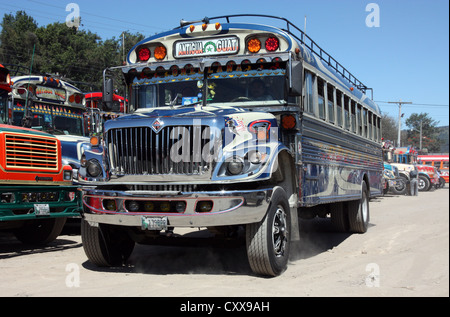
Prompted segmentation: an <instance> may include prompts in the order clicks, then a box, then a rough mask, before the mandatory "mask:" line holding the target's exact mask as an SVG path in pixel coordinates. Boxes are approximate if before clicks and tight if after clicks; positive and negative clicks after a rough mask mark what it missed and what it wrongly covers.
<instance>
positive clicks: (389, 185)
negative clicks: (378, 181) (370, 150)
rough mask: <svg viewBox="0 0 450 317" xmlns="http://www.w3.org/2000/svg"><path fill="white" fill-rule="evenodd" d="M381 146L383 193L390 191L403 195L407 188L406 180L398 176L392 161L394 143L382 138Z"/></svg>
mask: <svg viewBox="0 0 450 317" xmlns="http://www.w3.org/2000/svg"><path fill="white" fill-rule="evenodd" d="M382 146H383V163H384V173H383V176H384V179H385V182H386V188H385V190H384V193H385V194H386V193H387V192H388V191H391V192H392V193H394V194H397V195H403V194H405V193H406V190H407V180H406V179H405V177H400V173H399V171H398V167H397V166H395V164H392V163H393V153H394V150H395V147H394V144H393V143H392V141H389V140H382Z"/></svg>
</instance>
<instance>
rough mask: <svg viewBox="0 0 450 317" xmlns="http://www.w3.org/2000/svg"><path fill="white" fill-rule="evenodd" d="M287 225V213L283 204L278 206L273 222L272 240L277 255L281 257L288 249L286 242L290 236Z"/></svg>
mask: <svg viewBox="0 0 450 317" xmlns="http://www.w3.org/2000/svg"><path fill="white" fill-rule="evenodd" d="M287 230H288V229H287V225H286V213H285V211H284V209H283V208H282V207H281V206H278V209H277V211H276V212H275V215H274V217H273V223H272V242H273V250H274V252H275V256H277V257H280V256H283V255H284V251H285V249H286V242H287V238H288V231H287Z"/></svg>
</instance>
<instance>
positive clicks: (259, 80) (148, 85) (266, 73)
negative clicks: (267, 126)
mask: <svg viewBox="0 0 450 317" xmlns="http://www.w3.org/2000/svg"><path fill="white" fill-rule="evenodd" d="M172 68H173V67H172ZM286 84H287V81H286V63H282V64H281V63H265V64H247V65H245V66H240V65H231V66H223V67H222V66H211V67H206V68H205V70H204V71H203V72H202V71H200V69H199V68H191V69H187V70H186V69H183V70H181V71H179V70H178V69H177V71H175V70H172V72H170V74H169V73H168V72H158V71H155V72H153V73H150V72H149V73H145V71H143V72H142V73H140V74H138V73H136V75H135V76H133V78H132V83H131V91H130V96H131V98H130V99H131V105H132V106H134V109H135V110H138V109H148V108H156V107H164V106H186V105H190V104H200V103H202V104H203V105H204V106H219V107H220V106H231V105H235V104H236V103H239V106H243V107H246V106H261V105H284V104H286V103H287V99H288V97H287V94H286ZM204 96H206V100H205V98H204Z"/></svg>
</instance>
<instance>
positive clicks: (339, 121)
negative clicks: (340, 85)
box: [336, 90, 347, 127]
mask: <svg viewBox="0 0 450 317" xmlns="http://www.w3.org/2000/svg"><path fill="white" fill-rule="evenodd" d="M336 109H337V111H336V116H337V120H336V121H337V124H338V126H340V127H343V126H344V125H343V122H345V121H346V120H347V115H346V116H345V118H344V121H342V114H343V111H342V110H343V109H342V93H341V92H340V91H339V90H336ZM344 127H345V126H344Z"/></svg>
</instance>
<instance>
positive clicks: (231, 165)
mask: <svg viewBox="0 0 450 317" xmlns="http://www.w3.org/2000/svg"><path fill="white" fill-rule="evenodd" d="M243 169H244V160H243V159H242V158H240V157H239V156H233V157H232V158H231V159H230V160H229V161H228V163H227V171H228V173H229V174H231V175H239V174H240V173H241V172H242V170H243Z"/></svg>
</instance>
